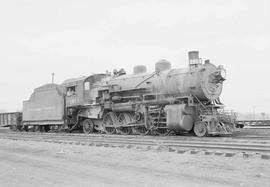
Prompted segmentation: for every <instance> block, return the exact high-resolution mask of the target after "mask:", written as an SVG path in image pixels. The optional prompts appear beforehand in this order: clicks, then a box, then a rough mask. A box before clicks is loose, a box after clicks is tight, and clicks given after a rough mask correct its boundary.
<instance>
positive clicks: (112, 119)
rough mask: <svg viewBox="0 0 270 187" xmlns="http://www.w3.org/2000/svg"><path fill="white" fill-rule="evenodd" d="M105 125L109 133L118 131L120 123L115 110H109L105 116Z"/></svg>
mask: <svg viewBox="0 0 270 187" xmlns="http://www.w3.org/2000/svg"><path fill="white" fill-rule="evenodd" d="M102 123H103V127H104V130H105V132H106V133H107V134H114V133H115V132H116V127H117V124H118V121H117V116H116V114H115V113H114V112H108V113H107V114H105V116H104V117H103V121H102Z"/></svg>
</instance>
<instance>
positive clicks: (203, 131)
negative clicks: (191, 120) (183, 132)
mask: <svg viewBox="0 0 270 187" xmlns="http://www.w3.org/2000/svg"><path fill="white" fill-rule="evenodd" d="M193 131H194V133H195V135H196V136H198V137H203V136H207V127H206V125H205V123H203V122H197V123H195V125H194V129H193Z"/></svg>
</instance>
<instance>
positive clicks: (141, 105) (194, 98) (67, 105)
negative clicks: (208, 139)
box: [17, 51, 235, 137]
mask: <svg viewBox="0 0 270 187" xmlns="http://www.w3.org/2000/svg"><path fill="white" fill-rule="evenodd" d="M188 56H189V63H188V67H187V68H185V69H172V68H171V64H170V63H169V62H168V61H166V60H160V61H159V62H157V63H156V65H155V71H154V72H152V73H147V71H146V67H145V66H142V65H139V66H135V67H134V72H133V74H130V75H128V74H126V72H125V71H124V70H123V69H121V70H120V71H114V72H113V73H104V74H92V75H90V76H87V77H80V78H73V79H68V80H66V81H64V82H63V83H62V84H60V85H58V84H46V85H43V86H41V87H38V88H36V89H35V90H34V92H33V93H32V95H31V97H30V98H29V100H27V101H24V102H23V117H22V122H21V123H20V124H19V125H17V129H24V130H27V129H30V128H32V129H33V130H34V131H58V130H63V129H65V130H68V131H72V130H75V129H82V131H83V132H84V133H87V134H89V133H94V132H102V133H108V134H113V133H119V134H126V135H127V134H155V135H159V134H169V133H175V134H179V133H185V132H190V133H194V134H195V135H196V136H200V137H202V136H207V135H223V134H232V133H233V132H234V130H235V118H234V116H233V115H232V114H231V113H228V112H225V111H224V107H223V104H222V103H221V102H220V100H219V96H220V94H221V92H222V85H223V81H224V80H225V74H226V71H225V70H224V68H223V67H222V66H218V67H217V66H215V65H214V64H212V63H210V61H209V60H205V61H204V62H203V61H202V59H201V58H199V52H198V51H190V52H189V53H188Z"/></svg>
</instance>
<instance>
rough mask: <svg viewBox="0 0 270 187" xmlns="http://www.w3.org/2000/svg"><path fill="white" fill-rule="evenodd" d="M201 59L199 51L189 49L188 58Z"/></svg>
mask: <svg viewBox="0 0 270 187" xmlns="http://www.w3.org/2000/svg"><path fill="white" fill-rule="evenodd" d="M196 59H199V51H189V52H188V60H189V61H190V60H196Z"/></svg>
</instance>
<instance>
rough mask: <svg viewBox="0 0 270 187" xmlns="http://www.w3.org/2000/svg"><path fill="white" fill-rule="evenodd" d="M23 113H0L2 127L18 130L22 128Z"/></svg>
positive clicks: (0, 125)
mask: <svg viewBox="0 0 270 187" xmlns="http://www.w3.org/2000/svg"><path fill="white" fill-rule="evenodd" d="M21 121H22V112H5V113H0V127H10V129H13V130H16V127H17V126H21Z"/></svg>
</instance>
